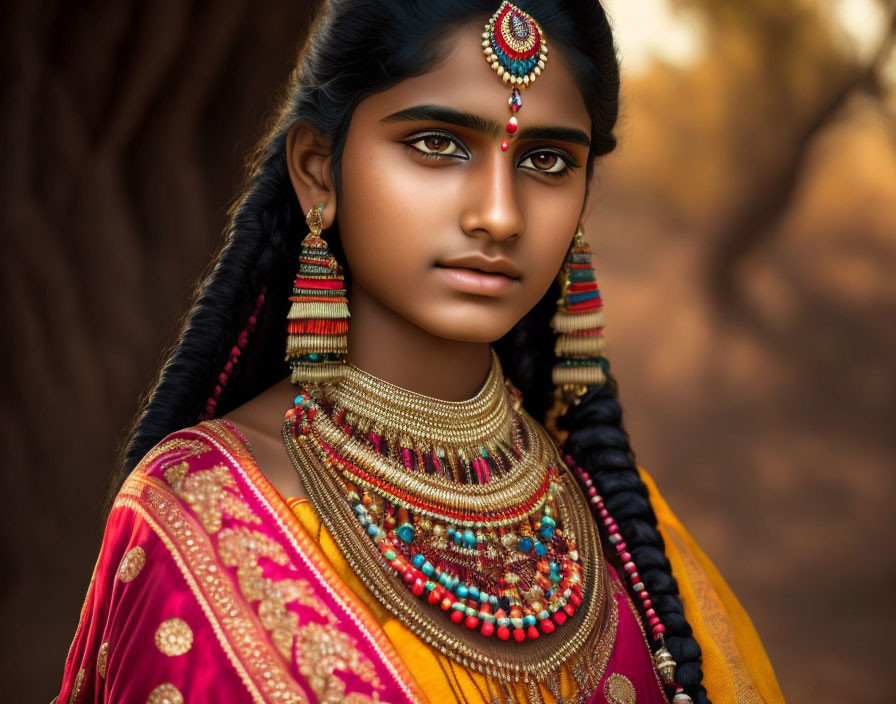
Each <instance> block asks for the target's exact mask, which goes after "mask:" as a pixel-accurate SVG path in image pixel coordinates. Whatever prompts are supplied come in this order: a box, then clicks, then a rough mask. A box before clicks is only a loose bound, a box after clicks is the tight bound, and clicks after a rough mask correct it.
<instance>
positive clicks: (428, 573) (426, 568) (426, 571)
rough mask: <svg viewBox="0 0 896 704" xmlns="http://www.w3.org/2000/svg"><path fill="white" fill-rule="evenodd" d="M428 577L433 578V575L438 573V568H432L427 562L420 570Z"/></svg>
mask: <svg viewBox="0 0 896 704" xmlns="http://www.w3.org/2000/svg"><path fill="white" fill-rule="evenodd" d="M420 569H421V570H422V571H423V574H425V575H426V576H427V577H432V575H433V573H434V572H435V571H436V568H435V567H433V566H432V563H431V562H430V561H429V560H427V561H426V562H424V563H423V567H421V568H420Z"/></svg>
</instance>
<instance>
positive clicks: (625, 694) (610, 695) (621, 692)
mask: <svg viewBox="0 0 896 704" xmlns="http://www.w3.org/2000/svg"><path fill="white" fill-rule="evenodd" d="M604 696H605V697H606V698H607V701H608V702H609V704H635V702H636V701H637V693H636V692H635V685H633V684H632V681H631V680H630V679H629V678H628V677H626V676H625V675H620V674H619V673H618V672H614V673H613V674H612V675H610V676H609V677H607V681H606V682H604Z"/></svg>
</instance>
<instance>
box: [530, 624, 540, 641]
mask: <svg viewBox="0 0 896 704" xmlns="http://www.w3.org/2000/svg"><path fill="white" fill-rule="evenodd" d="M540 635H541V634H540V633H539V632H538V629H537V628H536V627H535V626H529V628H528V630H527V631H526V636H527V637H529V638H531V639H532V640H535V639H536V638H538V636H540Z"/></svg>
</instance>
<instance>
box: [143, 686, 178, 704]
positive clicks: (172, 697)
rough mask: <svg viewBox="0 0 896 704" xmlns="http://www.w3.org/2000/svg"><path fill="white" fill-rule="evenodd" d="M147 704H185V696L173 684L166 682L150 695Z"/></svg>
mask: <svg viewBox="0 0 896 704" xmlns="http://www.w3.org/2000/svg"><path fill="white" fill-rule="evenodd" d="M146 704H184V695H183V694H181V693H180V690H179V689H178V688H177V687H175V686H174V685H173V684H171V683H170V682H165V683H164V684H160V685H159V686H158V687H156V688H155V689H154V690H152V691H151V692H150V693H149V697H148V698H147V699H146Z"/></svg>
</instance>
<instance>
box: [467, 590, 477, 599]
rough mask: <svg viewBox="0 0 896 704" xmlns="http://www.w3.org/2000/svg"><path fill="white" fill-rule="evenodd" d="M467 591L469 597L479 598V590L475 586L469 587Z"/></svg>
mask: <svg viewBox="0 0 896 704" xmlns="http://www.w3.org/2000/svg"><path fill="white" fill-rule="evenodd" d="M469 592H470V598H471V599H478V598H479V590H478V589H477V588H476V587H470V589H469Z"/></svg>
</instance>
